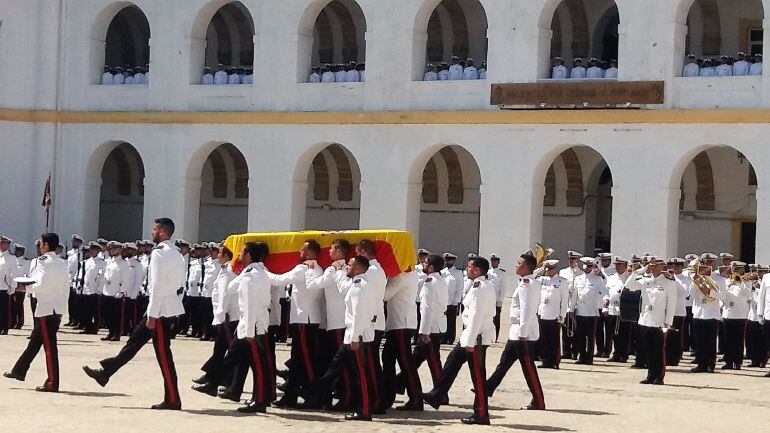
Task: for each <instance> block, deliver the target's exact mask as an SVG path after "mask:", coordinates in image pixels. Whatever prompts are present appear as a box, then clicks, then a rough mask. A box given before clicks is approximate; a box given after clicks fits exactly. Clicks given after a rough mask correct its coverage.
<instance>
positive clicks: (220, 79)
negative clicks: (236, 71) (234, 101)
mask: <svg viewBox="0 0 770 433" xmlns="http://www.w3.org/2000/svg"><path fill="white" fill-rule="evenodd" d="M228 78H229V77H228V74H227V71H225V65H223V64H221V63H218V64H217V71H216V72H215V73H214V84H216V85H220V86H221V85H225V84H227V82H228Z"/></svg>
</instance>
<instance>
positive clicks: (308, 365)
mask: <svg viewBox="0 0 770 433" xmlns="http://www.w3.org/2000/svg"><path fill="white" fill-rule="evenodd" d="M305 326H306V325H298V328H299V350H301V351H302V358H303V359H304V360H305V373H307V378H308V379H309V380H310V381H311V382H313V381H315V373H314V372H313V364H312V361H311V359H310V349H309V348H308V346H307V335H306V332H307V328H305Z"/></svg>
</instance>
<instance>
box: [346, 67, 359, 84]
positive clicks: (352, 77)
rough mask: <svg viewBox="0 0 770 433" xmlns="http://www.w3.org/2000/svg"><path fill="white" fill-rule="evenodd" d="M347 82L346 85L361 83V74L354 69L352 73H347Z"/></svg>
mask: <svg viewBox="0 0 770 433" xmlns="http://www.w3.org/2000/svg"><path fill="white" fill-rule="evenodd" d="M345 82H346V83H360V82H361V74H360V73H359V72H358V71H357V70H355V69H353V70H350V71H347V73H346V74H345Z"/></svg>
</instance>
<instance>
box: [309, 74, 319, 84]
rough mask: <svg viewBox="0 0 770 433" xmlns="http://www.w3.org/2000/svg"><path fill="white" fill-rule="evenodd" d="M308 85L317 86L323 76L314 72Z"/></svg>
mask: <svg viewBox="0 0 770 433" xmlns="http://www.w3.org/2000/svg"><path fill="white" fill-rule="evenodd" d="M307 82H308V83H313V84H317V83H320V82H321V75H320V74H319V73H318V72H313V73H312V74H310V77H309V78H308V79H307Z"/></svg>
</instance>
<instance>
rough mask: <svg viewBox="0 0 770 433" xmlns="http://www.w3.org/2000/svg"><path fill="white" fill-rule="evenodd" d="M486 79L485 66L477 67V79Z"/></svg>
mask: <svg viewBox="0 0 770 433" xmlns="http://www.w3.org/2000/svg"><path fill="white" fill-rule="evenodd" d="M486 79H487V68H479V80H486Z"/></svg>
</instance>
